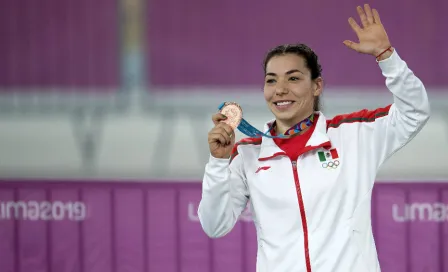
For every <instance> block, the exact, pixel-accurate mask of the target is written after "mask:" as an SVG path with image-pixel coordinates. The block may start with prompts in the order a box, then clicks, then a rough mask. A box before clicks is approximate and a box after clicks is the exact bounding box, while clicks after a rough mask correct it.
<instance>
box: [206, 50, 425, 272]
mask: <svg viewBox="0 0 448 272" xmlns="http://www.w3.org/2000/svg"><path fill="white" fill-rule="evenodd" d="M378 65H379V67H380V69H381V71H382V74H383V76H384V77H385V79H386V86H387V88H388V89H389V90H390V91H391V92H392V94H393V97H394V102H393V104H391V105H389V106H387V107H385V108H380V109H376V110H373V111H369V110H362V111H359V112H355V113H351V114H346V115H340V116H336V117H334V118H333V119H329V120H327V119H326V118H325V116H324V115H323V114H322V113H321V112H318V114H319V118H318V120H317V123H316V127H315V130H314V132H313V134H312V135H311V138H310V139H309V141H308V142H307V145H306V147H305V149H304V152H303V153H302V154H301V155H300V156H299V159H298V160H297V161H291V160H290V159H289V157H288V156H287V155H286V153H285V152H284V151H282V150H281V149H280V148H279V147H278V146H277V145H276V144H275V143H274V141H273V140H272V139H270V138H266V137H263V138H261V139H246V140H243V141H241V142H239V143H237V144H236V149H235V150H236V154H235V156H234V157H232V159H218V158H214V157H213V156H210V158H209V162H208V163H207V165H206V167H205V174H204V178H203V184H202V199H201V202H200V204H199V208H198V215H199V219H200V222H201V226H202V228H203V230H204V231H205V233H206V234H207V235H208V236H209V237H212V238H218V237H222V236H224V235H226V234H227V233H229V232H230V231H231V230H232V228H233V226H234V225H235V223H236V222H237V219H238V217H239V216H240V214H241V212H242V211H243V210H244V209H245V207H246V205H247V203H248V201H249V200H250V207H251V210H252V214H253V220H254V223H255V226H256V231H257V241H258V254H257V271H258V272H302V271H303V272H305V271H306V272H310V271H313V272H314V271H315V272H333V271H334V272H378V271H380V266H379V263H378V256H377V251H376V247H375V242H374V237H373V234H372V226H371V195H372V188H373V185H374V181H375V178H376V174H377V172H378V169H379V168H380V166H381V165H382V163H384V162H385V161H386V159H388V158H389V157H390V156H391V155H393V154H394V153H395V152H397V151H398V150H399V149H400V148H402V147H403V146H404V145H406V144H407V143H408V142H409V141H410V140H412V139H413V138H414V136H415V135H416V134H417V133H418V132H419V131H420V130H421V129H422V127H423V126H424V125H425V123H426V122H427V121H428V119H429V115H430V109H429V103H428V97H427V93H426V91H425V87H424V86H423V84H422V82H421V81H420V80H419V79H418V78H417V77H416V76H415V75H414V74H413V72H412V71H411V70H410V69H409V68H408V67H407V64H406V63H405V62H404V61H403V60H402V59H401V58H400V57H399V55H398V53H397V52H396V51H395V50H394V52H393V54H392V55H391V56H390V57H389V58H388V59H385V60H382V61H379V63H378ZM268 124H269V123H267V124H266V125H265V127H264V131H266V130H268Z"/></svg>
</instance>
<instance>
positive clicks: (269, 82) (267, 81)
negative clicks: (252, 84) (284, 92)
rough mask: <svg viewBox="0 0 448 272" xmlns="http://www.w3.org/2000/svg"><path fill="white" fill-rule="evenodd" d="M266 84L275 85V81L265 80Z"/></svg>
mask: <svg viewBox="0 0 448 272" xmlns="http://www.w3.org/2000/svg"><path fill="white" fill-rule="evenodd" d="M266 83H268V84H272V83H275V80H274V79H268V80H266Z"/></svg>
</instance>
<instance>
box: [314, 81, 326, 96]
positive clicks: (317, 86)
mask: <svg viewBox="0 0 448 272" xmlns="http://www.w3.org/2000/svg"><path fill="white" fill-rule="evenodd" d="M323 89H324V80H323V78H322V77H318V78H316V79H315V80H314V92H313V95H314V96H319V95H320V94H321V93H322V91H323Z"/></svg>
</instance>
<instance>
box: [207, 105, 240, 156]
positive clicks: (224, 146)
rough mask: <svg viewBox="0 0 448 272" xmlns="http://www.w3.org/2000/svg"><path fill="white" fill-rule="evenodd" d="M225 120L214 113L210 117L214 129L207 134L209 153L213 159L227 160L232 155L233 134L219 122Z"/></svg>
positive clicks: (221, 115) (224, 117)
mask: <svg viewBox="0 0 448 272" xmlns="http://www.w3.org/2000/svg"><path fill="white" fill-rule="evenodd" d="M225 119H226V116H224V115H223V114H221V113H216V114H214V115H213V116H212V120H213V123H214V124H215V127H214V128H212V129H211V130H210V132H209V133H208V145H209V148H210V153H211V155H212V156H213V157H215V158H220V159H228V158H230V155H231V153H232V149H233V146H234V145H235V133H233V129H232V128H231V127H230V126H229V125H227V124H225V123H223V122H221V121H223V120H225Z"/></svg>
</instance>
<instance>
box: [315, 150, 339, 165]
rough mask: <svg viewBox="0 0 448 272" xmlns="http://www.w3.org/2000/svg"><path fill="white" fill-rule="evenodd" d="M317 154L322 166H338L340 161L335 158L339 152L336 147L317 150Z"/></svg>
mask: <svg viewBox="0 0 448 272" xmlns="http://www.w3.org/2000/svg"><path fill="white" fill-rule="evenodd" d="M317 155H318V156H319V161H320V162H321V163H322V168H327V169H336V168H338V166H339V164H340V162H339V160H337V159H338V158H339V154H338V151H337V150H336V148H333V149H330V150H328V151H319V152H317Z"/></svg>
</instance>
